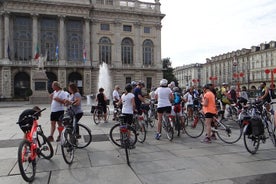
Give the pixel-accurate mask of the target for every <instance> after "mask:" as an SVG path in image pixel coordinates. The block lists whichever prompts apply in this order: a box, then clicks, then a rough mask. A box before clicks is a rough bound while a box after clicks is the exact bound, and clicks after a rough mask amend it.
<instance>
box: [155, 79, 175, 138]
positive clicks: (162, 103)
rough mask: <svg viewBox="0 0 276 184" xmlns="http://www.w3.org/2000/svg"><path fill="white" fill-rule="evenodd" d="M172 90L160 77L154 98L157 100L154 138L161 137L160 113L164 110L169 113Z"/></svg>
mask: <svg viewBox="0 0 276 184" xmlns="http://www.w3.org/2000/svg"><path fill="white" fill-rule="evenodd" d="M173 98H174V97H173V93H172V90H171V89H170V88H169V87H168V81H167V80H166V79H162V80H161V81H160V87H158V88H157V89H156V91H155V99H156V100H157V117H158V122H157V132H156V136H155V139H156V140H159V139H160V137H161V127H162V124H161V122H162V115H163V113H164V112H166V113H171V110H172V104H171V101H172V100H173Z"/></svg>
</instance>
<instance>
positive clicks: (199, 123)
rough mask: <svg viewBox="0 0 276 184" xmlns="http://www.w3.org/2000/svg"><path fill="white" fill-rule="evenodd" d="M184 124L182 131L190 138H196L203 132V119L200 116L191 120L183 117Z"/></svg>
mask: <svg viewBox="0 0 276 184" xmlns="http://www.w3.org/2000/svg"><path fill="white" fill-rule="evenodd" d="M184 121H185V123H184V124H185V126H184V131H185V133H186V134H187V135H188V136H189V137H191V138H198V137H200V136H201V135H202V134H203V132H204V121H203V119H202V118H198V119H196V120H195V119H194V120H193V121H192V120H190V119H188V118H185V119H184Z"/></svg>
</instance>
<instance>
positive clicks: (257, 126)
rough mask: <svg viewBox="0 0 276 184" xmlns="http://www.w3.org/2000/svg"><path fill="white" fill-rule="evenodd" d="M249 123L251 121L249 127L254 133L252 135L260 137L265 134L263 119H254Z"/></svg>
mask: <svg viewBox="0 0 276 184" xmlns="http://www.w3.org/2000/svg"><path fill="white" fill-rule="evenodd" d="M249 121H250V124H249V125H250V128H251V131H252V135H254V136H259V135H263V134H264V124H263V122H262V119H261V118H259V117H252V118H251V119H250V120H249Z"/></svg>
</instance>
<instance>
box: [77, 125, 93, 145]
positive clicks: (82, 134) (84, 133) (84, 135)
mask: <svg viewBox="0 0 276 184" xmlns="http://www.w3.org/2000/svg"><path fill="white" fill-rule="evenodd" d="M77 130H78V132H76V140H77V144H76V147H77V148H85V147H87V146H88V145H89V144H90V143H91V141H92V134H91V130H90V129H89V128H88V127H87V126H85V125H83V124H81V123H78V124H77Z"/></svg>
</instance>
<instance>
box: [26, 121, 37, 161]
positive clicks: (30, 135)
mask: <svg viewBox="0 0 276 184" xmlns="http://www.w3.org/2000/svg"><path fill="white" fill-rule="evenodd" d="M37 128H38V122H37V120H34V121H33V126H32V129H31V131H30V132H27V133H26V139H27V140H28V141H29V142H30V143H31V159H32V160H35V159H36V157H37V143H36V141H37V140H36V139H37Z"/></svg>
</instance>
